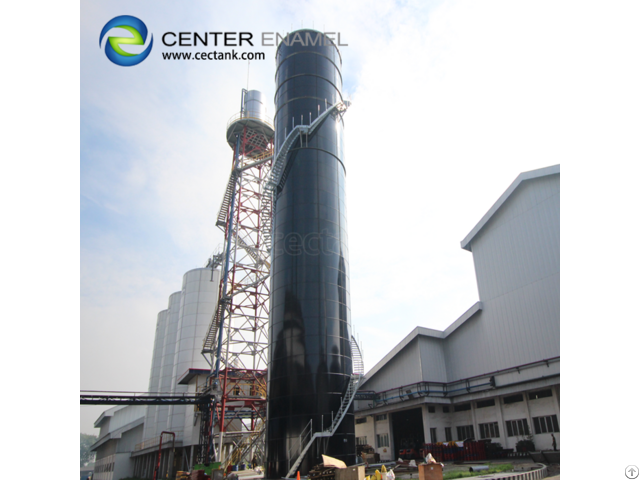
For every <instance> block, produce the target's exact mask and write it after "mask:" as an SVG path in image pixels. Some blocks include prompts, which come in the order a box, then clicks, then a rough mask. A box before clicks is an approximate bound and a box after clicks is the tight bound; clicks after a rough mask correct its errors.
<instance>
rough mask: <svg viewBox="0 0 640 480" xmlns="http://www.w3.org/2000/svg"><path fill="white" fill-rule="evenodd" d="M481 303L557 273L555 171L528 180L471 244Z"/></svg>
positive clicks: (557, 189) (557, 185) (557, 177)
mask: <svg viewBox="0 0 640 480" xmlns="http://www.w3.org/2000/svg"><path fill="white" fill-rule="evenodd" d="M471 251H472V252H473V261H474V264H475V269H476V278H477V282H478V292H479V295H480V301H482V302H483V303H484V302H487V301H489V300H491V299H494V298H496V297H498V296H500V295H504V294H506V293H509V292H512V291H515V290H517V289H519V288H522V287H523V286H525V285H528V284H530V283H532V282H535V281H538V280H541V279H543V278H546V277H548V276H550V275H554V274H557V273H559V271H560V175H559V174H558V175H551V176H548V177H542V178H537V179H533V180H527V181H525V182H523V183H522V184H521V185H520V187H519V188H518V189H517V190H516V191H514V192H513V194H512V195H511V197H509V199H508V200H507V201H506V202H505V204H504V205H503V206H502V207H501V208H500V209H499V210H498V211H497V212H496V213H495V214H494V215H493V217H492V218H491V219H490V220H489V222H488V223H487V225H486V226H485V227H484V228H483V230H482V231H481V232H480V233H479V234H478V235H477V236H476V237H475V238H474V239H473V241H472V243H471Z"/></svg>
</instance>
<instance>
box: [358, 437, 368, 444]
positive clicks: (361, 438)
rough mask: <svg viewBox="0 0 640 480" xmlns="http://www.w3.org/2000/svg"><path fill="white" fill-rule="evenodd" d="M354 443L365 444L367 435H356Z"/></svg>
mask: <svg viewBox="0 0 640 480" xmlns="http://www.w3.org/2000/svg"><path fill="white" fill-rule="evenodd" d="M356 445H367V437H356Z"/></svg>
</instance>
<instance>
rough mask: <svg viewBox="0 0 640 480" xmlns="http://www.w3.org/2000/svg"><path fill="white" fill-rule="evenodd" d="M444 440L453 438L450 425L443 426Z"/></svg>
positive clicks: (447, 440) (448, 440)
mask: <svg viewBox="0 0 640 480" xmlns="http://www.w3.org/2000/svg"><path fill="white" fill-rule="evenodd" d="M444 440H445V442H450V441H451V440H453V438H451V427H444Z"/></svg>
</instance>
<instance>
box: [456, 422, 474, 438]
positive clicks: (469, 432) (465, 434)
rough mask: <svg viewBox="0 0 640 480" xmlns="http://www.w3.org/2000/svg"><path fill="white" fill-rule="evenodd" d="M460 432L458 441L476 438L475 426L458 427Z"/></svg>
mask: <svg viewBox="0 0 640 480" xmlns="http://www.w3.org/2000/svg"><path fill="white" fill-rule="evenodd" d="M456 428H457V430H458V440H459V441H462V440H466V439H467V438H471V439H475V438H476V436H475V435H474V433H473V425H463V426H461V427H456Z"/></svg>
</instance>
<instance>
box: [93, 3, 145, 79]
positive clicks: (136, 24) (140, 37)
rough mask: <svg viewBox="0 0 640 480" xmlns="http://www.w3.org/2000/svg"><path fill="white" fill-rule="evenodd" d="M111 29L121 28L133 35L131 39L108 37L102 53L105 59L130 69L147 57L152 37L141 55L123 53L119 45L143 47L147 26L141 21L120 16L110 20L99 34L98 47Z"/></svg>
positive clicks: (127, 16) (129, 16)
mask: <svg viewBox="0 0 640 480" xmlns="http://www.w3.org/2000/svg"><path fill="white" fill-rule="evenodd" d="M112 28H123V29H125V30H127V31H128V32H129V33H131V34H132V35H133V37H108V39H107V40H108V41H107V42H106V43H105V46H104V53H105V54H106V55H107V58H108V59H109V60H111V61H112V62H113V63H115V64H116V65H120V66H121V67H132V66H133V65H137V64H139V63H140V62H142V61H143V60H144V59H145V58H147V57H148V56H149V53H150V52H151V47H153V35H151V40H150V41H149V46H148V47H147V48H145V49H144V51H143V52H141V53H129V52H125V51H124V50H123V49H122V47H121V46H120V45H144V42H145V41H146V40H147V26H146V25H145V24H144V22H143V21H142V20H140V19H139V18H136V17H132V16H131V15H120V16H119V17H115V18H112V19H111V20H109V21H108V22H107V24H106V25H105V26H104V28H103V29H102V32H100V41H99V42H98V45H102V38H103V37H104V35H105V34H106V33H107V32H108V31H109V30H111V29H112Z"/></svg>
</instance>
